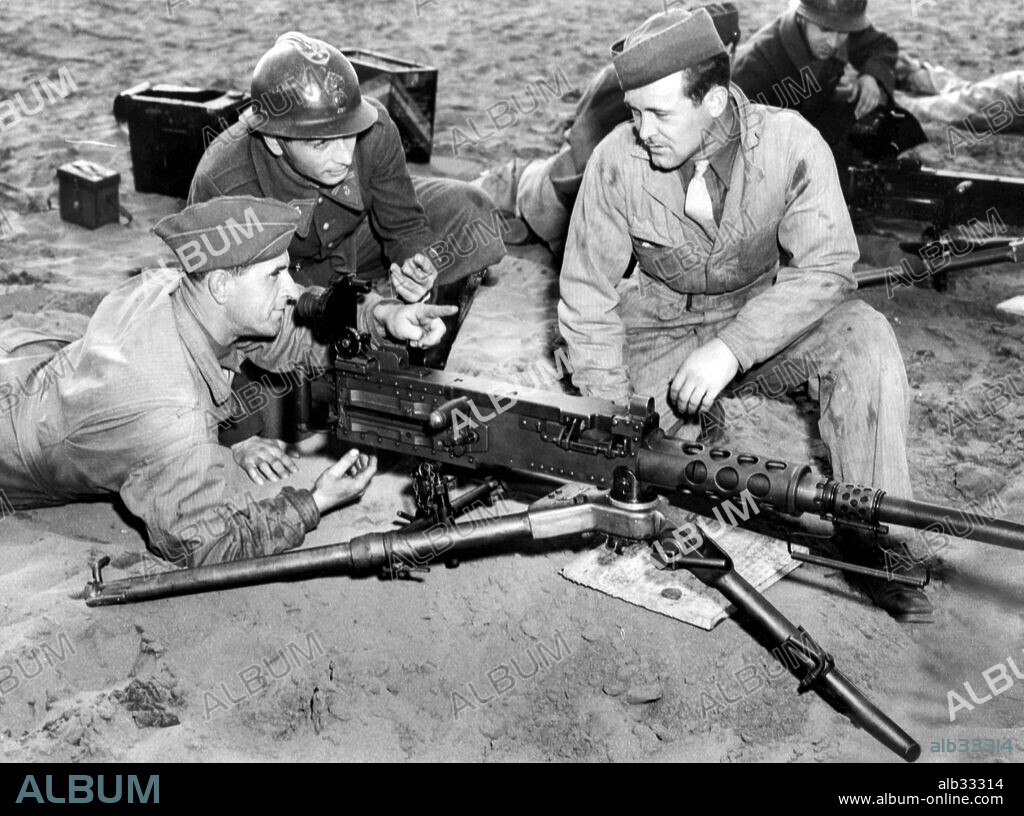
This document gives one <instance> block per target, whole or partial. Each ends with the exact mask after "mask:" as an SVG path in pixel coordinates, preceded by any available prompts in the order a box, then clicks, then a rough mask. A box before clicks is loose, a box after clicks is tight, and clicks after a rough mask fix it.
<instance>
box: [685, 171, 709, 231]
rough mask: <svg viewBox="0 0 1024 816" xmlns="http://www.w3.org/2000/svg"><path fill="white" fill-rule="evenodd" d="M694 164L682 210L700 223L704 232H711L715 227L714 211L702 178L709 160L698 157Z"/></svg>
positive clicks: (706, 186)
mask: <svg viewBox="0 0 1024 816" xmlns="http://www.w3.org/2000/svg"><path fill="white" fill-rule="evenodd" d="M694 164H695V169H694V172H693V178H691V179H690V183H689V185H688V186H687V188H686V204H685V205H684V209H683V211H684V212H685V213H686V215H687V216H688V217H690V218H692V219H693V220H694V221H696V222H697V223H698V224H700V225H701V227H703V228H704V231H705V232H708V233H711V232H713V231H714V229H715V211H714V208H713V207H712V206H711V194H710V193H708V184H707V182H706V181H705V180H704V173H705V172H707V169H708V164H709V162H708V160H707V159H698V160H697V161H696V162H695V163H694Z"/></svg>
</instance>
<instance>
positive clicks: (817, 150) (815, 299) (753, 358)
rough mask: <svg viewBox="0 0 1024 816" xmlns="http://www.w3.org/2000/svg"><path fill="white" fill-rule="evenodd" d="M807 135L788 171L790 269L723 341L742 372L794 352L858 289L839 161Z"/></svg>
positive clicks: (784, 243)
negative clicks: (787, 349)
mask: <svg viewBox="0 0 1024 816" xmlns="http://www.w3.org/2000/svg"><path fill="white" fill-rule="evenodd" d="M785 115H787V116H793V114H785ZM801 123H802V120H801ZM802 129H803V130H804V131H805V134H803V135H802V136H801V137H800V138H794V139H792V140H790V144H791V148H790V150H789V153H788V155H787V156H786V162H785V164H784V165H783V166H784V167H786V168H788V169H787V172H786V178H787V192H786V203H785V211H784V213H783V216H782V220H781V222H780V223H779V227H778V242H779V246H780V247H781V248H782V249H783V250H785V252H786V253H787V254H788V255H789V256H790V261H789V263H788V264H787V265H786V266H783V267H782V268H781V269H780V270H779V272H778V276H777V278H776V281H775V285H774V286H772V287H770V288H768V289H767V290H765V291H764V292H762V293H761V294H759V295H757V296H755V297H753V298H751V300H750V301H748V302H747V303H746V304H745V305H744V307H743V308H742V309H741V310H740V312H739V313H738V314H737V315H736V317H735V318H734V319H733V320H732V321H731V322H730V323H729V324H728V325H727V326H726V327H725V328H724V329H723V330H722V331H721V332H719V334H718V337H719V339H720V340H722V341H724V342H725V344H726V345H727V346H729V349H730V350H731V351H732V353H733V354H734V355H735V357H736V359H737V360H738V361H739V364H740V367H741V369H742V370H744V371H745V370H747V369H749V368H750V367H751V366H752V365H754V364H755V363H758V362H761V361H763V360H766V359H767V358H769V357H771V356H773V355H774V354H776V353H778V352H779V351H781V350H782V349H784V348H785V347H786V346H788V345H790V344H791V343H792V342H793V341H794V340H796V339H797V338H798V337H800V335H802V334H804V333H805V332H806V331H808V330H809V329H810V328H811V327H812V326H813V325H814V324H815V323H816V322H817V321H819V320H820V319H821V318H822V317H824V315H825V313H826V312H828V311H829V309H831V308H832V307H834V306H835V305H836V304H838V303H839V302H841V301H842V300H844V299H845V298H846V296H847V294H848V293H849V292H852V291H853V290H855V289H856V288H857V284H856V281H855V279H854V277H853V264H854V263H855V262H856V260H857V257H858V251H857V240H856V237H855V235H854V233H853V225H852V224H851V223H850V216H849V213H848V211H847V209H846V205H845V203H844V201H843V194H842V190H841V188H840V184H839V176H838V173H837V172H836V165H835V160H834V159H833V158H832V153H831V151H830V150H829V149H828V146H827V145H826V144H825V141H824V140H823V139H822V138H821V136H820V135H818V133H817V132H816V131H815V130H814V129H813V128H812V127H810V126H809V125H807V126H806V127H803V128H802Z"/></svg>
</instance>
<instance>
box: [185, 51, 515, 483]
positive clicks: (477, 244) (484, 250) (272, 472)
mask: <svg viewBox="0 0 1024 816" xmlns="http://www.w3.org/2000/svg"><path fill="white" fill-rule="evenodd" d="M251 93H252V98H253V105H252V107H251V108H249V109H248V110H246V111H245V112H243V114H242V116H241V118H240V120H239V121H238V122H237V123H236V124H235V125H233V126H232V127H230V128H229V129H228V130H226V131H224V132H223V133H221V134H220V136H218V138H217V139H215V140H214V141H213V142H212V143H211V145H210V146H209V148H207V150H206V153H205V154H204V156H203V158H202V160H201V161H200V163H199V166H198V167H197V169H196V173H195V177H194V178H193V180H192V189H191V191H190V193H189V203H190V204H194V203H197V202H201V201H207V200H209V199H211V198H215V197H217V196H224V195H253V196H265V197H267V198H273V199H276V200H278V201H283V202H285V203H288V204H291V205H292V206H293V207H294V208H295V209H296V211H297V212H298V214H299V222H298V226H297V228H296V230H295V237H294V238H293V239H292V241H291V244H290V245H289V247H288V252H289V256H290V257H291V263H292V270H291V271H292V276H293V277H294V279H295V281H296V283H298V284H300V285H304V286H309V285H318V286H328V285H329V284H330V283H331V282H332V281H334V280H336V279H337V278H338V277H339V276H341V275H346V274H354V275H356V276H357V277H359V278H360V279H363V280H372V281H376V282H378V283H383V282H384V279H385V278H387V277H388V276H390V288H391V292H392V293H393V294H395V295H396V296H397V297H399V298H402V299H403V300H405V301H407V302H416V301H419V300H422V299H424V298H426V297H428V296H429V297H432V300H433V302H435V303H458V302H460V300H463V301H464V298H463V297H462V295H463V290H464V289H465V288H466V287H467V286H470V287H472V286H475V284H476V283H477V282H478V281H479V276H478V275H474V273H481V272H482V270H484V269H485V268H486V267H488V266H491V265H493V264H495V263H497V262H498V261H500V260H501V259H502V258H503V257H504V255H505V246H504V243H503V241H502V238H501V236H500V234H494V235H493V236H492V238H491V240H485V239H486V237H487V236H486V235H485V236H484V238H482V239H480V240H476V239H475V238H474V240H473V241H472V242H471V243H469V247H468V248H467V250H466V251H464V252H463V251H459V252H456V251H454V250H452V249H451V247H452V246H453V245H455V240H454V237H455V236H458V237H459V241H460V244H458V245H459V246H466V245H467V243H468V242H467V241H466V240H465V235H464V232H465V230H466V229H467V228H469V229H471V230H473V229H475V226H474V225H476V224H480V223H483V224H492V223H493V222H494V216H495V215H496V210H495V207H494V204H493V202H492V201H491V200H490V199H489V197H488V196H487V195H486V194H485V193H483V192H482V191H480V190H479V189H477V188H475V187H473V186H472V185H470V184H467V183H465V182H460V181H454V180H450V179H441V178H422V177H416V178H413V177H412V176H410V174H409V170H408V167H407V166H406V163H405V154H404V151H403V148H402V140H401V137H400V136H399V134H398V128H397V127H396V126H395V123H394V122H393V121H392V120H391V117H390V116H389V115H388V113H387V111H386V110H385V108H384V106H383V105H381V104H380V103H379V102H378V101H377V100H375V99H372V98H370V97H365V98H364V97H363V96H362V94H361V92H360V89H359V82H358V79H357V77H356V73H355V70H354V69H353V67H352V65H351V63H350V62H349V61H348V59H346V58H345V56H344V55H343V54H342V53H341V52H340V51H339V50H338V49H337V48H335V47H334V46H332V45H329V44H327V43H326V42H323V41H322V40H317V39H313V38H312V37H307V36H306V35H305V34H301V33H298V32H289V33H287V34H283V35H282V36H281V37H280V38H278V40H277V42H276V43H275V44H274V46H273V48H271V49H270V50H269V51H267V52H266V54H264V55H263V57H262V58H261V59H260V60H259V62H258V63H257V64H256V68H255V70H254V71H253V77H252V88H251ZM495 232H496V231H495ZM477 234H478V233H477ZM441 242H444V243H441ZM463 313H464V312H463ZM458 320H459V317H458V315H455V316H452V317H449V318H447V319H446V325H447V327H448V331H447V332H446V336H445V338H444V339H443V341H442V342H441V344H439V345H438V346H437V347H436V348H434V349H432V350H431V351H430V352H428V353H427V355H426V358H425V362H426V363H427V364H428V365H432V366H435V367H439V368H443V367H444V364H445V361H446V359H447V356H448V351H449V350H450V347H451V343H452V341H453V340H454V338H455V334H456V332H457V329H458ZM266 376H267V375H265V374H263V373H262V372H259V371H256V370H254V369H247V370H246V371H244V372H243V373H242V375H241V376H239V377H237V378H236V379H235V389H236V392H237V391H239V390H241V389H242V388H246V387H248V386H249V385H250V383H253V382H257V383H258V382H260V381H262V380H264V379H265V378H266ZM314 393H315V394H318V393H319V392H314ZM263 401H264V402H266V403H267V405H268V407H267V408H266V409H264V410H262V411H259V412H255V413H250V414H248V415H246V416H243V417H241V418H239V420H238V421H237V422H236V423H235V424H234V425H233V427H231V428H230V429H228V430H227V431H226V432H225V433H223V434H222V440H223V441H224V442H225V443H227V444H232V445H237V444H238V443H240V442H244V443H245V444H246V445H247V446H248V453H247V455H248V458H249V460H250V461H251V462H253V463H255V465H256V466H257V467H258V468H259V470H260V472H262V473H264V475H265V476H266V477H267V478H269V479H272V480H276V479H278V478H280V477H282V476H284V475H285V474H286V473H288V472H290V471H292V470H294V467H295V463H294V461H293V459H292V457H291V456H290V455H289V454H288V453H287V452H286V451H285V449H284V445H283V443H281V442H280V439H279V437H281V436H283V435H285V429H284V427H283V419H282V403H281V401H280V400H279V399H276V398H272V397H271V395H270V394H266V395H264V400H263ZM258 435H262V436H265V437H270V439H261V438H260V436H258Z"/></svg>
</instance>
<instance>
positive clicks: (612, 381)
mask: <svg viewBox="0 0 1024 816" xmlns="http://www.w3.org/2000/svg"><path fill="white" fill-rule="evenodd" d="M611 140H612V137H610V139H609V140H606V141H604V142H602V144H601V145H600V146H599V147H598V149H597V150H596V151H595V153H594V157H593V159H592V160H591V162H590V163H589V164H588V165H587V169H586V171H585V173H584V175H583V183H582V186H581V188H580V195H579V198H578V199H577V201H576V207H575V209H574V210H573V215H572V220H571V222H570V224H569V236H568V240H567V244H566V252H565V260H564V263H563V264H562V272H561V276H560V279H559V289H560V292H559V294H560V297H559V302H558V325H559V329H560V331H561V333H562V337H564V338H565V341H566V343H567V346H568V352H569V362H570V364H571V365H572V367H573V375H572V377H573V383H574V384H575V385H576V387H577V388H579V389H580V391H582V392H583V394H584V395H586V396H594V397H603V398H605V399H611V400H622V399H624V398H626V397H628V396H629V394H630V393H631V390H632V389H631V385H630V379H629V373H628V371H627V369H626V363H625V342H626V330H625V327H624V325H623V321H622V317H621V315H620V311H619V293H618V290H617V286H618V284H619V282H620V281H621V280H622V276H623V275H624V274H625V270H626V268H627V266H628V264H629V259H630V256H631V254H632V244H631V242H630V238H629V227H628V224H627V221H626V216H625V195H624V191H623V187H622V183H621V180H620V178H619V171H618V169H617V168H616V167H615V166H614V164H613V162H614V161H615V157H614V155H610V153H612V151H610V150H608V149H606V148H608V147H609V143H610V141H611Z"/></svg>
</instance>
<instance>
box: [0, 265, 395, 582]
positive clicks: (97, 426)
mask: <svg viewBox="0 0 1024 816" xmlns="http://www.w3.org/2000/svg"><path fill="white" fill-rule="evenodd" d="M179 282H180V275H179V274H178V273H176V272H175V271H172V270H152V271H146V272H143V273H142V274H141V275H139V276H138V277H136V278H133V279H132V280H130V281H127V282H125V283H124V284H122V285H121V286H120V287H118V288H117V289H115V290H114V291H113V292H112V293H111V294H109V295H108V296H107V297H106V298H104V299H103V301H102V302H101V303H100V305H99V307H98V308H97V310H96V313H95V314H94V315H93V317H92V319H91V320H90V321H89V325H88V328H87V330H86V333H85V335H84V337H82V338H81V339H79V340H76V341H75V342H73V343H71V344H70V345H68V346H66V347H65V348H64V349H62V350H61V351H60V352H58V353H57V354H56V355H55V356H53V357H52V358H50V359H49V360H48V361H47V362H45V363H40V361H38V360H34V359H31V358H29V359H27V360H23V359H20V358H18V357H6V358H0V381H4V382H8V383H10V382H18V383H19V388H18V389H17V390H12V391H11V393H10V394H7V396H6V398H5V400H4V401H3V404H2V405H0V490H3V491H4V493H5V495H6V496H7V498H8V500H9V501H10V502H11V504H12V505H13V506H14V507H15V508H27V507H36V506H44V505H58V504H66V503H69V502H73V501H78V500H82V499H87V498H90V497H96V496H104V495H112V494H118V495H120V497H121V499H122V500H123V501H124V504H125V506H126V507H127V509H128V510H129V511H130V512H131V513H132V514H133V515H135V516H137V517H139V518H140V519H142V521H143V522H144V523H145V525H146V529H147V532H148V536H149V540H150V545H151V547H152V548H153V549H154V550H156V551H157V552H159V553H160V554H161V555H163V556H164V557H165V558H167V559H170V560H173V561H176V562H177V563H179V564H180V565H190V566H191V565H197V564H203V563H212V562H218V561H232V560H236V559H242V558H252V557H256V556H261V555H269V554H271V553H275V552H279V551H281V550H286V549H289V548H292V547H297V546H299V544H301V543H302V540H303V537H304V536H305V534H306V532H308V531H309V530H312V529H313V528H315V527H316V526H317V524H318V523H319V518H320V516H319V511H318V509H317V506H316V504H315V502H314V501H313V497H312V494H311V493H310V491H308V490H296V489H294V488H291V487H285V488H284V489H282V490H281V491H280V492H279V493H278V494H277V495H276V496H274V497H272V498H266V499H260V500H257V499H256V498H254V497H253V496H252V494H251V492H250V490H251V483H249V482H248V477H247V476H246V475H245V474H244V472H243V471H242V470H241V468H240V467H239V466H238V465H237V464H236V463H235V461H234V458H233V456H232V453H231V451H230V449H228V448H225V447H222V446H221V445H219V444H218V442H217V429H218V425H219V424H220V422H222V421H223V420H224V419H226V418H227V417H228V415H229V414H230V413H231V396H232V392H231V387H230V383H231V379H232V376H233V371H232V370H231V363H232V362H233V355H232V354H231V350H230V349H224V348H220V349H217V350H215V349H214V348H213V346H212V344H211V341H210V337H209V335H208V334H207V333H206V332H205V331H204V330H203V328H202V327H201V326H200V325H199V323H198V322H197V320H196V318H195V316H194V314H193V311H192V310H191V309H190V308H189V306H188V303H187V300H188V298H187V297H186V296H185V290H184V287H179ZM377 302H379V299H378V298H376V296H373V297H371V298H369V299H368V301H367V302H366V303H364V304H363V305H362V306H361V307H360V310H359V328H360V330H361V331H368V332H370V333H371V334H372V335H373V336H374V337H376V338H377V339H380V337H381V335H380V327H379V326H377V325H376V321H374V320H373V319H372V317H371V316H370V309H371V308H372V306H373V305H375V304H376V303H377ZM293 311H294V307H289V308H288V309H287V310H286V312H285V317H284V323H283V328H282V330H281V332H280V333H279V334H278V336H277V337H276V338H275V339H273V340H267V341H250V342H247V343H244V344H236V345H235V350H237V353H238V354H239V355H240V356H241V357H245V358H249V359H251V360H253V361H254V362H256V363H258V364H259V365H260V366H262V367H263V368H266V369H268V370H272V371H284V370H291V369H294V368H295V367H296V366H303V367H305V368H311V369H316V368H320V369H322V368H323V367H324V366H325V365H326V362H327V352H326V348H325V347H324V346H322V345H320V344H318V343H316V342H314V341H313V339H312V337H311V335H310V333H309V331H307V330H305V329H301V328H299V327H297V326H296V325H295V324H294V322H293V319H292V318H293ZM218 356H220V357H221V358H223V361H222V359H218ZM225 363H227V364H228V367H227V368H225V367H224V364H225Z"/></svg>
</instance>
